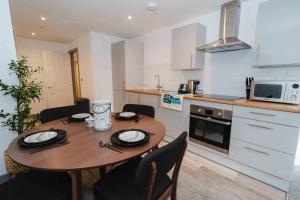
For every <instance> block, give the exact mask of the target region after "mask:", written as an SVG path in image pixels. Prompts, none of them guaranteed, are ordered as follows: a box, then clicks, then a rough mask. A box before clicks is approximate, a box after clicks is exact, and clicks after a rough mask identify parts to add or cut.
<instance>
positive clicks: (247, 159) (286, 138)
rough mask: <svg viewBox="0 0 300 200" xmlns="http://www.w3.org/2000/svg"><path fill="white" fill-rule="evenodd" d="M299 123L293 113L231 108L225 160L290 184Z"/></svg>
mask: <svg viewBox="0 0 300 200" xmlns="http://www.w3.org/2000/svg"><path fill="white" fill-rule="evenodd" d="M299 120H300V114H297V113H288V112H281V111H274V110H266V109H259V108H249V107H241V106H234V107H233V120H232V128H231V139H230V148H229V158H230V159H232V160H234V161H237V162H240V163H242V164H244V165H246V166H249V167H253V168H255V169H257V170H260V171H262V172H265V173H267V174H269V175H271V176H274V177H276V178H278V179H281V180H286V181H287V182H290V181H291V179H292V174H293V169H294V163H295V157H296V152H297V145H298V141H299V126H300V123H299ZM260 180H262V181H265V180H264V179H263V178H261V179H260ZM269 184H271V185H273V184H272V183H269Z"/></svg>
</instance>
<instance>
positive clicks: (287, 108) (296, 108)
mask: <svg viewBox="0 0 300 200" xmlns="http://www.w3.org/2000/svg"><path fill="white" fill-rule="evenodd" d="M126 91H127V92H133V93H140V94H149V95H157V96H160V95H161V94H162V93H163V92H168V91H166V90H162V91H158V90H156V89H144V88H136V89H127V90H126ZM184 99H189V100H194V101H206V102H212V103H221V104H228V105H236V106H245V107H253V108H262V109H268V110H278V111H284V112H293V113H300V105H291V104H281V103H271V102H262V101H251V100H246V99H240V100H236V101H225V100H221V99H210V98H203V97H197V96H194V95H192V94H187V95H185V96H184Z"/></svg>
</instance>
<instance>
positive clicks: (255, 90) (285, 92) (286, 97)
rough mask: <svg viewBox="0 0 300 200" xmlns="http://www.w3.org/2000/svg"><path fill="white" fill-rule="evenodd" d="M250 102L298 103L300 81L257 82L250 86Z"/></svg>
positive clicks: (299, 100)
mask: <svg viewBox="0 0 300 200" xmlns="http://www.w3.org/2000/svg"><path fill="white" fill-rule="evenodd" d="M250 99H251V100H258V101H270V102H278V103H288V104H299V103H300V81H278V80H276V81H274V80H273V81H272V80H257V81H254V82H253V83H252V85H251V93H250Z"/></svg>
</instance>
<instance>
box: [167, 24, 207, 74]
mask: <svg viewBox="0 0 300 200" xmlns="http://www.w3.org/2000/svg"><path fill="white" fill-rule="evenodd" d="M205 37H206V29H205V27H204V26H203V25H201V24H198V23H195V24H190V25H187V26H183V27H180V28H176V29H174V30H173V31H172V68H173V69H177V70H178V69H182V70H188V69H196V68H201V67H203V65H204V53H203V52H199V51H197V46H200V45H201V44H203V43H204V42H205Z"/></svg>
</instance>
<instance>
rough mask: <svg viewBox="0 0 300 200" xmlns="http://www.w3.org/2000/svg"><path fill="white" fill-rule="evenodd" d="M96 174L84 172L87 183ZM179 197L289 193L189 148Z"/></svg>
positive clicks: (273, 199)
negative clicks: (195, 152)
mask: <svg viewBox="0 0 300 200" xmlns="http://www.w3.org/2000/svg"><path fill="white" fill-rule="evenodd" d="M164 144H166V143H162V145H164ZM96 174H97V170H96V171H94V172H88V173H86V174H85V178H86V179H88V180H85V183H86V185H88V187H90V186H91V185H92V184H91V182H93V179H94V178H96V176H97V175H96ZM87 191H88V190H87ZM85 195H86V198H85V199H90V200H92V199H93V197H92V194H91V193H90V192H86V194H85ZM177 197H178V198H177V199H178V200H285V199H286V194H285V193H284V192H282V191H280V190H278V189H276V188H273V187H271V186H269V185H267V184H264V183H262V182H260V181H257V180H255V179H252V178H250V177H248V176H245V175H243V174H240V173H238V172H236V171H233V170H231V169H228V168H226V167H224V166H222V165H219V164H217V163H214V162H212V161H209V160H207V159H205V158H202V157H200V156H198V155H196V154H193V153H191V152H188V151H187V152H186V154H185V157H184V160H183V163H182V167H181V170H180V175H179V182H178V193H177Z"/></svg>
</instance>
